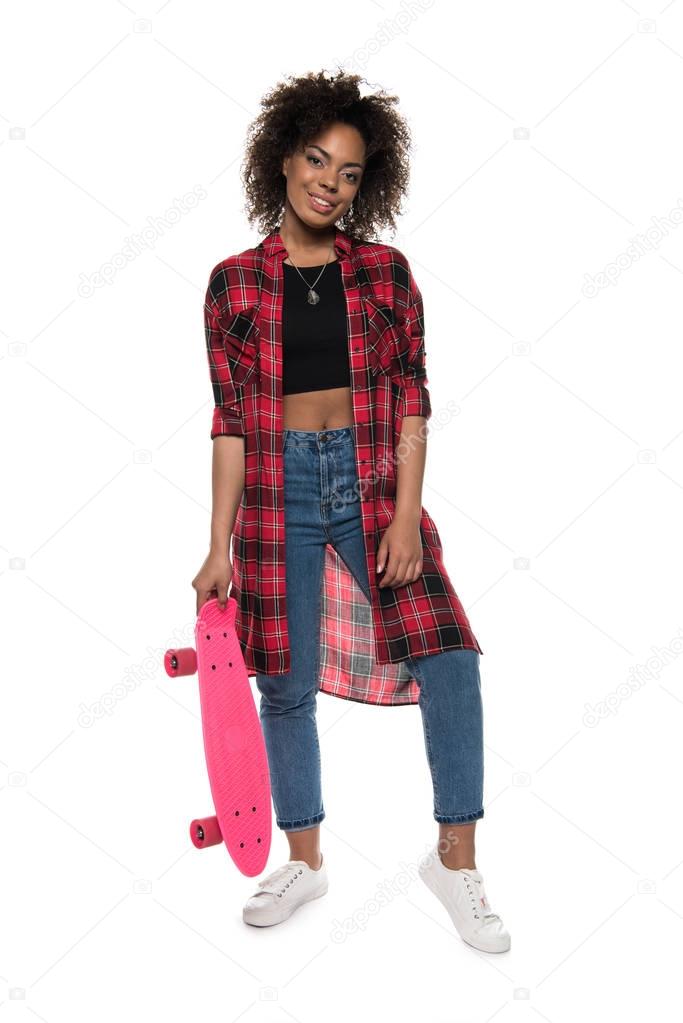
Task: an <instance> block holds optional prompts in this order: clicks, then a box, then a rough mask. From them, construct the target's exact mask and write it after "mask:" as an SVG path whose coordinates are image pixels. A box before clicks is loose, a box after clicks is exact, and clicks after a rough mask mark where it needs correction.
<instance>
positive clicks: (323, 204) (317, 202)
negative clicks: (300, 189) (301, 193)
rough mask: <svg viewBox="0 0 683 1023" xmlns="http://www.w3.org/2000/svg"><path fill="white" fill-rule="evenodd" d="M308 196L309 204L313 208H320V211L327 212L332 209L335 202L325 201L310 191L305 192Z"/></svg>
mask: <svg viewBox="0 0 683 1023" xmlns="http://www.w3.org/2000/svg"><path fill="white" fill-rule="evenodd" d="M307 195H308V198H309V199H310V201H311V206H313V208H314V209H316V210H320V212H321V213H327V212H329V210H333V209H334V207H335V205H336V204H335V203H331V202H327V201H326V200H324V199H319V198H318V196H317V195H313V194H312V193H311V192H307Z"/></svg>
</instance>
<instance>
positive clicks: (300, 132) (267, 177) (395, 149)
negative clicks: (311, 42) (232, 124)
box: [242, 69, 411, 240]
mask: <svg viewBox="0 0 683 1023" xmlns="http://www.w3.org/2000/svg"><path fill="white" fill-rule="evenodd" d="M364 81H365V79H363V78H361V77H360V75H354V74H347V73H345V72H344V71H343V70H341V69H338V70H337V73H336V74H332V75H330V76H329V77H328V76H327V75H326V73H325V72H324V71H318V72H313V71H311V72H309V73H308V74H306V75H303V76H300V77H294V76H293V75H288V76H286V78H285V81H283V82H280V83H279V84H278V85H277V86H276V87H275V88H273V89H272V90H271V91H270V92H269V93H267V94H266V95H265V96H264V97H263V99H262V100H261V107H262V110H261V113H260V114H259V115H258V116H257V117H256V118H255V120H254V121H253V122H252V123H251V124H250V125H249V128H248V132H247V149H246V154H245V157H244V161H243V164H242V182H243V184H244V189H245V192H246V197H247V201H246V203H245V207H244V209H245V212H246V214H247V219H248V221H249V223H250V224H253V223H254V221H257V223H258V227H259V230H260V231H261V232H262V233H263V234H269V233H270V232H271V231H274V230H275V228H276V227H277V226H278V225H279V223H280V221H281V218H282V210H283V206H284V202H285V197H286V191H287V179H286V177H285V176H284V174H283V173H282V160H283V158H284V157H285V156H287V155H290V154H291V153H293V152H294V151H295V150H296V148H297V146H298V145H300V144H301V143H302V142H303V143H305V142H306V141H307V140H308V139H311V138H313V137H315V135H317V134H318V132H320V131H321V130H323V129H324V128H325V127H327V125H329V124H331V123H332V122H334V121H343V122H344V123H346V124H350V125H353V127H354V128H356V129H357V131H358V132H359V133H360V135H361V137H362V138H363V141H364V143H365V146H366V163H365V167H364V170H363V176H362V179H361V185H360V188H359V190H358V192H357V193H356V196H355V198H354V201H353V206H352V207H351V209H350V210H348V211H347V212H346V214H345V215H344V216H343V217H342V218H341V220H340V221H339V225H338V226H339V227H340V228H342V229H343V230H345V231H347V232H348V233H349V234H352V235H354V236H356V237H359V238H364V239H367V240H370V237H371V236H372V235H374V234H376V233H377V232H378V231H379V230H381V229H382V228H384V227H387V226H388V227H390V228H391V230H392V231H395V229H396V220H395V218H396V216H398V215H400V214H401V212H402V209H401V201H402V199H403V197H404V195H405V194H406V192H407V188H408V178H409V163H408V153H409V151H410V142H411V137H410V129H409V127H408V124H407V122H406V121H405V119H404V118H403V117H402V116H401V115H400V114H399V113H398V111H397V110H396V109H395V107H394V104H396V103H397V102H398V97H397V96H389V95H387V94H386V93H385V92H384V90H381V89H380V90H378V91H377V92H375V93H374V94H372V95H367V96H361V93H360V88H359V84H360V83H361V82H364Z"/></svg>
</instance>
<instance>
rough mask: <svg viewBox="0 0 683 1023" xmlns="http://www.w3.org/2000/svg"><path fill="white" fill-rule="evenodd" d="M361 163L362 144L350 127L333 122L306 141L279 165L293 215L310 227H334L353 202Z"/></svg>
mask: <svg viewBox="0 0 683 1023" xmlns="http://www.w3.org/2000/svg"><path fill="white" fill-rule="evenodd" d="M364 162H365V143H364V142H363V138H362V136H361V134H360V132H359V131H358V130H357V129H356V128H354V127H353V126H352V125H350V124H343V123H341V122H335V123H334V124H331V125H329V126H328V127H327V128H325V129H324V130H323V131H321V132H320V133H319V134H318V135H316V136H315V137H314V138H311V139H308V140H306V142H305V143H302V144H301V145H300V147H299V148H298V149H297V150H296V152H294V153H293V154H292V155H291V156H287V157H285V159H284V161H283V164H282V173H283V174H284V175H285V177H286V178H287V201H288V203H289V205H290V206H291V207H292V208H293V210H294V213H295V214H296V215H297V216H298V217H299V218H300V219H301V220H303V221H304V223H305V224H307V225H308V226H309V227H312V228H316V227H317V228H320V227H327V226H329V225H330V224H334V223H335V222H336V221H337V220H339V219H340V217H343V216H344V214H345V213H346V211H347V210H348V208H349V206H350V205H351V203H352V202H353V199H354V196H355V195H356V192H357V191H358V189H359V187H360V182H361V177H362V174H363V166H364ZM314 196H318V197H319V198H320V199H322V200H326V202H325V201H316V199H315V198H314Z"/></svg>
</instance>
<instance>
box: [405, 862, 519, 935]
mask: <svg viewBox="0 0 683 1023" xmlns="http://www.w3.org/2000/svg"><path fill="white" fill-rule="evenodd" d="M418 872H419V874H420V877H421V878H422V880H423V881H424V883H425V884H426V885H427V887H428V888H429V889H430V891H432V892H434V894H435V895H436V897H437V899H439V901H440V902H441V903H442V904H443V905H444V906H445V907H446V909H447V910H448V914H449V916H450V918H451V920H452V921H453V923H454V924H455V928H456V930H457V932H458V934H459V935H460V937H461V938H462V940H463V941H466V942H467V944H468V945H472V946H473V948H477V949H479V950H480V951H481V952H507V950H508V949H509V948H510V944H511V942H510V935H509V934H508V932H507V931H506V929H505V927H504V926H503V921H502V920H501V918H500V917H499V916H498V914H497V913H493V912H492V911H491V906H490V905H489V901H488V899H487V897H486V892H485V891H484V879H483V877H482V876H481V874H480V872H479V871H478V870H470V869H469V868H467V867H461V868H460V870H450V869H449V868H448V867H445V866H444V865H443V862H442V860H441V856H440V855H439V849H438V845H437V846H435V847H434V849H433V850H432V851H431V852H430V853H429V854H428V855H427V856H426V857H424V859H422V860H421V861H420V864H419V866H418Z"/></svg>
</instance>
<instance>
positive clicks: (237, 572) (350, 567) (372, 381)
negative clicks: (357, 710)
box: [192, 71, 510, 952]
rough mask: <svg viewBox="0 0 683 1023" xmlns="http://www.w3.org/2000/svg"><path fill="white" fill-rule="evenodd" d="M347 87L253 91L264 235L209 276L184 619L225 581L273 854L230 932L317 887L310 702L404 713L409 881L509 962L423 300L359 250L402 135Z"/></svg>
mask: <svg viewBox="0 0 683 1023" xmlns="http://www.w3.org/2000/svg"><path fill="white" fill-rule="evenodd" d="M359 81H360V79H359V77H358V76H356V75H347V74H344V73H342V72H341V71H340V72H338V73H337V75H336V76H330V77H328V76H326V75H325V74H324V73H323V72H320V73H318V74H313V73H311V74H309V75H306V76H303V77H300V78H291V77H290V78H289V79H288V80H287V81H286V82H284V83H281V84H280V85H278V86H277V87H276V88H275V89H273V90H272V91H271V92H270V93H269V94H268V95H267V96H266V97H265V98H264V99H263V101H262V108H263V109H262V111H261V113H260V115H259V116H258V117H257V119H256V120H255V121H254V123H253V124H252V126H251V128H250V137H249V143H248V147H247V152H246V158H245V163H244V170H243V180H244V184H245V189H246V194H247V198H248V202H247V214H248V219H249V221H250V222H254V221H255V220H257V221H258V223H259V226H260V227H261V229H262V231H265V232H267V234H266V237H265V238H263V239H262V241H261V242H260V243H259V244H258V245H257V246H255V247H253V248H250V249H247V250H246V251H244V252H241V253H239V254H237V255H235V256H230V257H229V258H228V259H225V260H223V261H222V262H221V263H219V264H218V265H217V266H216V267H214V269H213V271H212V272H211V275H210V280H209V286H208V289H207V294H206V303H205V323H206V341H207V352H208V360H209V368H210V374H211V381H212V385H213V392H214V398H215V408H214V413H213V421H212V429H211V437H212V439H213V515H212V531H211V548H210V552H209V555H208V557H207V559H206V560H205V562H204V564H203V566H202V568H201V569H200V571H199V572H198V574H197V576H196V577H195V579H194V580H193V584H192V585H193V586H194V588H195V590H196V593H197V610H198V611H199V608H200V607H201V605H202V603H203V602H204V601H206V600H207V599H208V598H209V597H211V596H217V597H218V600H219V603H220V604H221V605H222V606H224V605H225V601H226V599H227V596H228V588H229V587H230V586H231V584H232V588H231V590H230V594H229V595H230V596H232V597H234V598H235V600H236V602H237V614H236V620H235V627H236V629H237V633H238V636H239V638H240V644H241V647H242V651H243V653H244V657H245V662H246V664H247V668H248V669H249V671H250V673H251V674H255V675H256V685H257V687H258V690H259V693H260V694H261V701H260V719H261V725H262V728H263V733H264V738H265V742H266V749H267V753H268V761H269V769H270V779H271V790H272V795H273V803H274V807H275V812H276V821H277V825H278V827H279V828H280V829H281V830H283V831H284V832H285V833H286V835H287V839H288V842H289V851H290V859H289V860H288V862H287V863H286V864H284V865H283V866H282V867H280V868H278V869H277V870H276V871H274V872H273V873H272V874H270V875H269V876H268V877H267V878H265V880H264V881H262V882H260V884H259V886H258V891H257V892H256V893H255V894H254V895H253V896H252V897H251V898H250V899H249V900H248V902H247V904H246V905H245V907H244V911H243V918H244V920H245V922H247V923H250V924H255V925H257V926H265V925H269V924H274V923H279V922H281V921H282V920H284V919H286V918H287V917H288V916H290V915H291V913H292V912H293V911H294V910H295V909H296V908H297V907H298V906H300V905H301V904H302V903H304V902H307V901H309V900H310V899H314V898H317V897H319V896H320V895H323V894H324V893H325V892H326V891H327V883H328V882H327V866H326V863H324V862H323V856H322V853H321V850H320V822H321V821H322V820H323V819H324V817H325V811H324V808H323V801H322V793H321V778H320V774H321V772H320V751H319V744H318V735H317V729H316V694H317V692H318V691H319V690H322V691H324V692H327V693H330V694H331V695H335V696H340V697H342V698H344V699H355V700H359V701H361V702H365V703H374V704H377V705H385V706H395V705H400V704H412V703H418V704H419V706H420V710H421V714H422V722H423V728H424V736H425V747H426V751H427V758H428V762H429V768H430V772H431V776H432V781H433V787H434V817H435V819H436V820H437V822H438V824H439V838H438V841H437V843H436V845H435V848H434V849H433V851H432V853H431V854H430V855H429V856H428V857H425V858H424V859H423V860H422V862H421V864H420V876H421V877H422V878H423V880H424V881H425V883H426V884H427V886H428V887H429V888H430V889H431V890H432V891H433V892H434V893H435V895H436V896H437V897H438V898H439V900H440V901H441V902H442V904H443V905H444V906H445V908H446V909H447V911H448V912H449V914H450V916H451V918H452V920H453V922H454V924H455V926H456V929H457V930H458V932H459V934H460V935H461V937H462V938H463V939H464V940H465V941H466V942H468V943H469V944H471V945H473V946H474V947H475V948H478V949H481V950H483V951H490V952H499V951H506V950H507V949H508V948H509V947H510V938H509V934H508V933H507V931H506V930H505V928H504V927H503V924H502V921H501V920H500V917H498V916H497V914H495V913H493V912H492V911H491V909H490V905H489V903H488V901H487V899H486V895H485V892H484V888H483V881H482V876H481V874H480V872H479V871H478V870H477V868H476V865H475V854H474V831H475V826H476V821H477V820H478V819H479V818H481V817H483V815H484V810H483V807H482V797H483V734H482V730H483V729H482V706H481V692H480V678H479V656H480V653H482V652H483V651H482V650H481V647H480V646H479V644H478V642H477V640H476V637H475V636H474V634H473V632H472V630H471V628H470V624H469V621H468V619H467V616H466V614H465V612H464V610H463V608H462V605H461V604H460V601H459V599H458V597H457V594H456V593H455V590H454V589H453V586H452V584H451V582H450V579H449V577H448V574H447V572H446V570H445V568H444V565H443V561H442V558H441V553H442V551H441V543H440V538H439V534H438V531H437V528H436V525H435V524H434V522H433V521H432V519H431V518H430V516H429V515H428V513H427V511H426V510H425V509H424V508H423V507H422V504H421V490H422V479H423V474H424V465H425V457H426V421H427V419H428V418H429V417H430V415H431V405H430V398H429V392H428V389H427V376H426V369H425V349H424V331H423V310H422V298H421V294H420V291H419V288H418V287H417V284H416V283H415V280H414V278H413V275H412V272H411V269H410V266H409V264H408V261H407V260H406V258H405V256H404V255H403V254H402V253H401V252H400V251H399V250H398V249H396V248H394V247H393V246H391V245H385V244H382V243H380V242H377V241H371V240H369V238H370V237H371V236H372V235H374V234H375V233H376V232H377V230H378V228H380V227H384V226H390V227H391V228H392V229H393V228H394V227H395V219H394V218H395V215H396V213H398V212H399V207H400V201H401V199H402V196H403V195H404V193H405V191H406V187H407V181H408V160H407V154H408V149H409V131H408V128H407V125H406V123H405V121H404V120H403V119H402V118H401V116H400V115H399V114H398V112H397V111H396V110H395V109H394V104H395V102H396V97H393V96H387V95H385V94H384V93H382V92H379V93H375V94H374V95H368V96H365V97H362V96H361V94H360V91H359ZM231 540H232V555H233V563H232V565H231V563H230V557H229V548H230V541H231Z"/></svg>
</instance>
